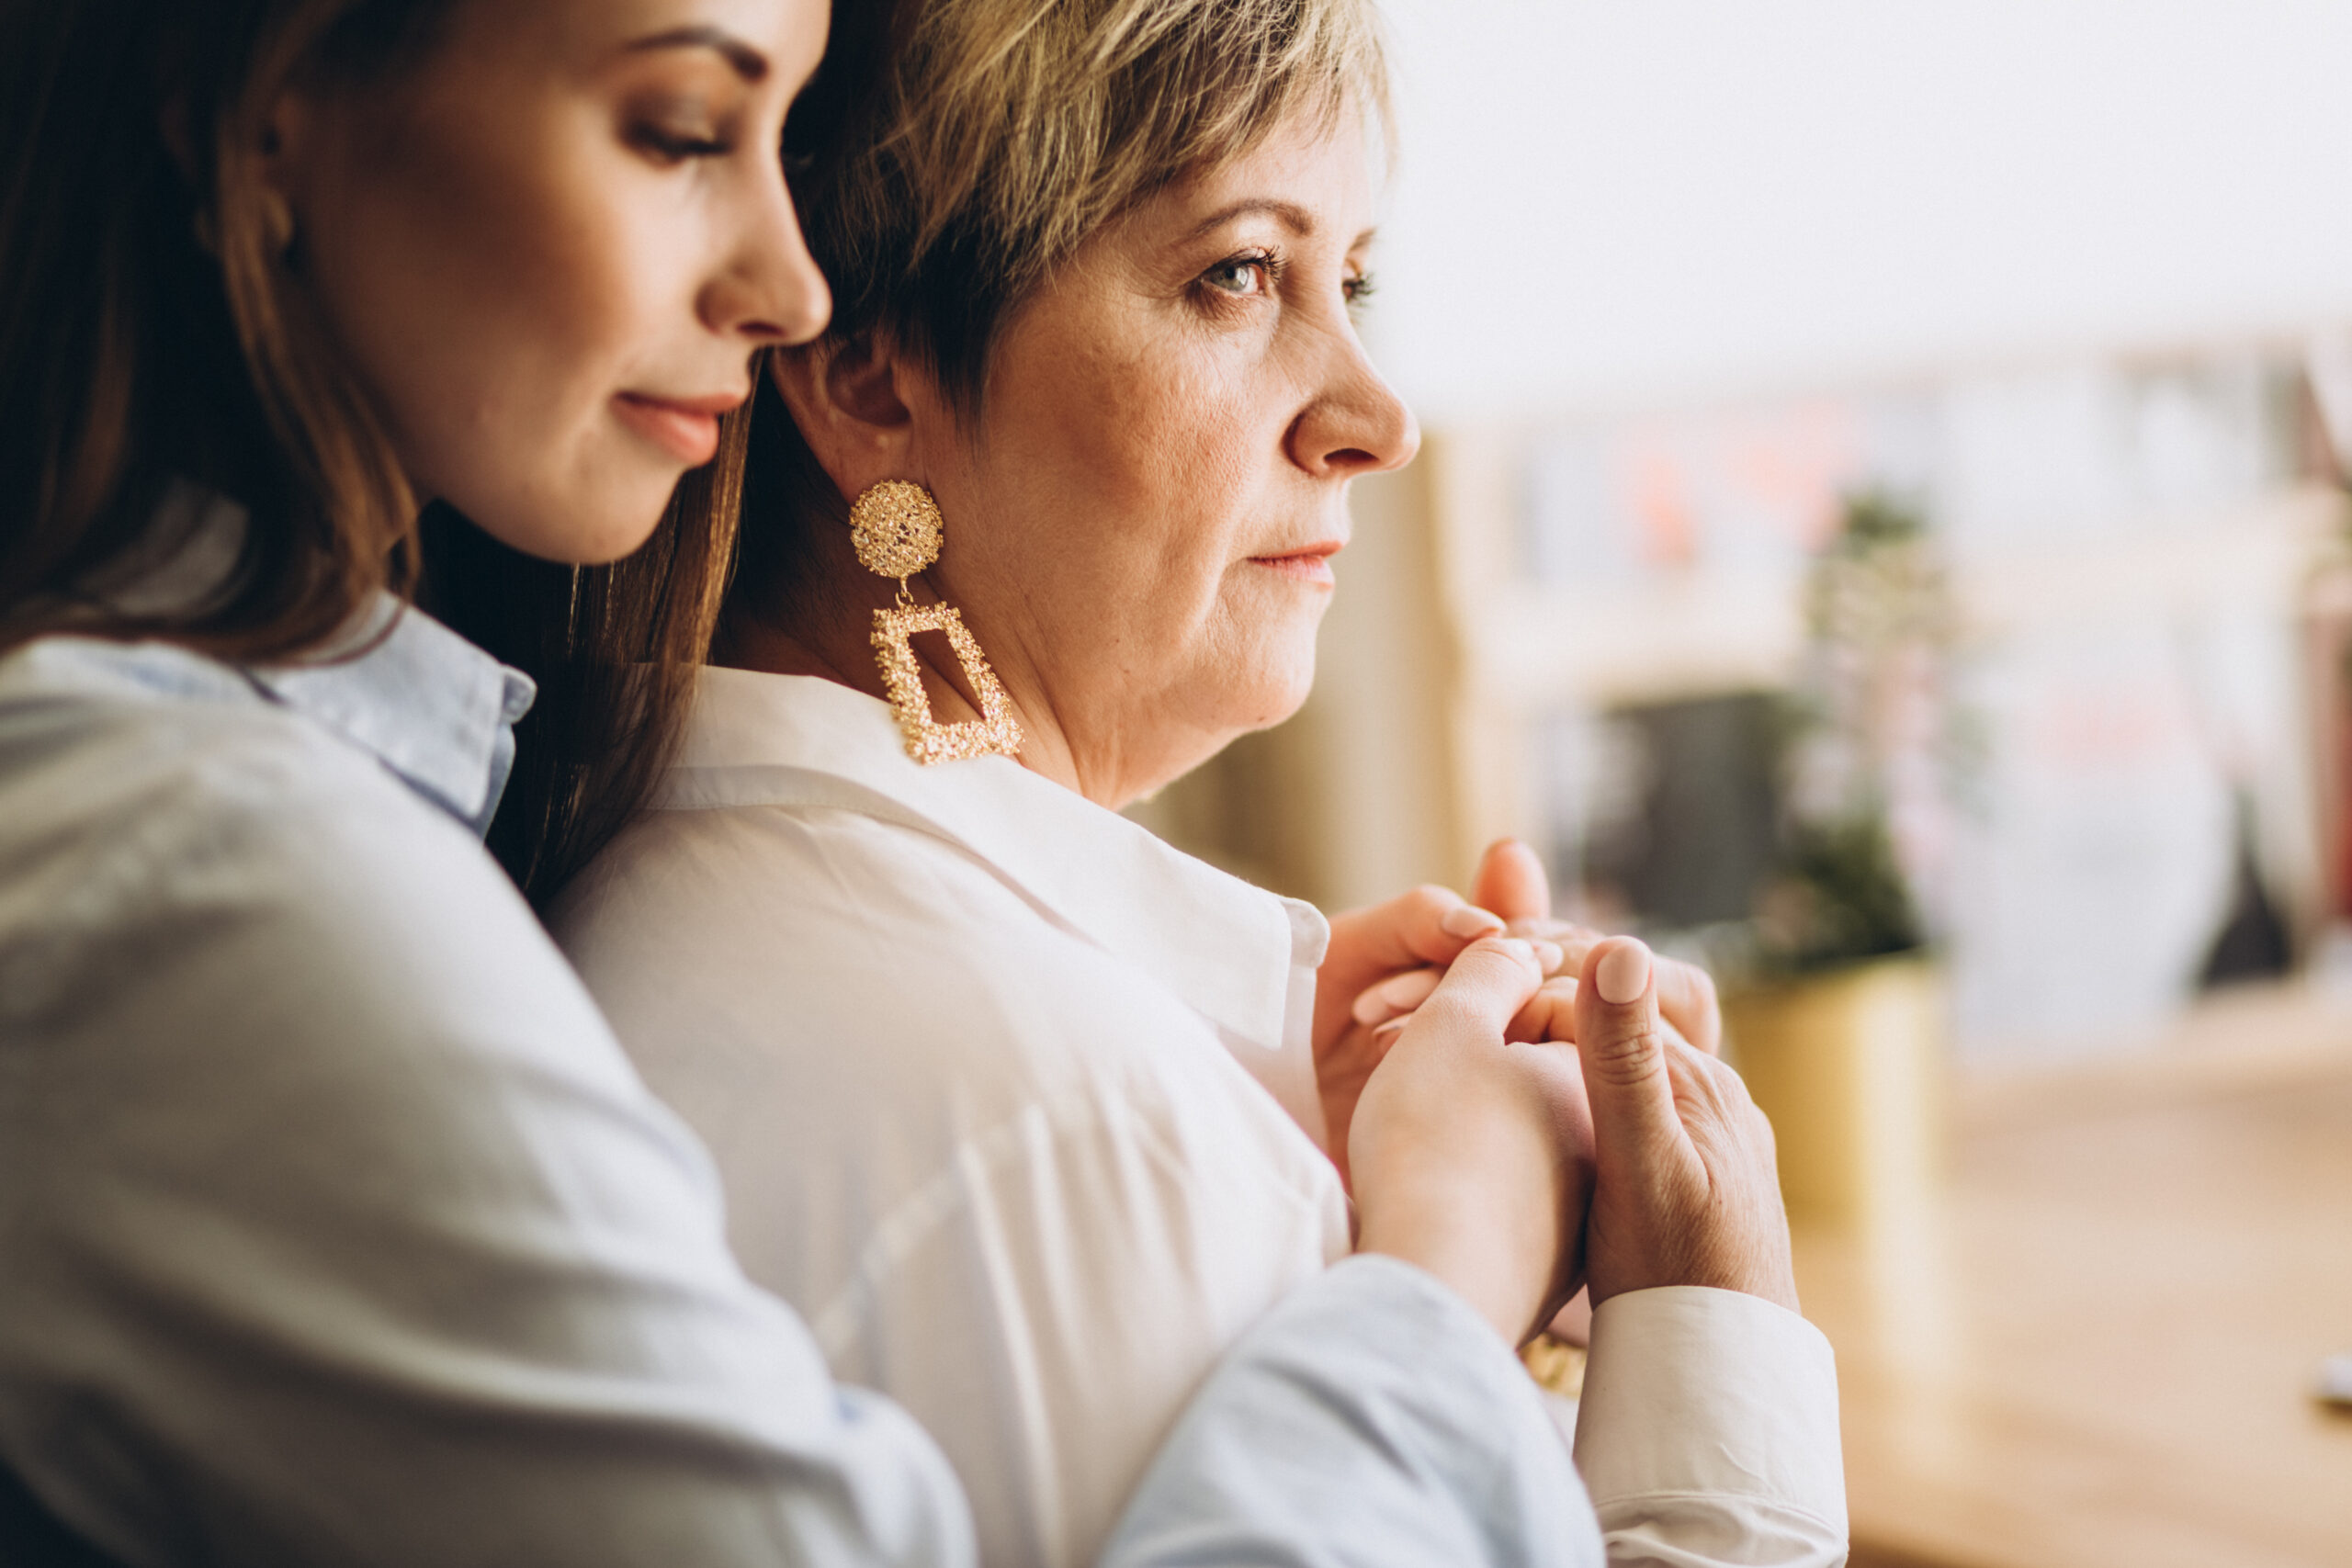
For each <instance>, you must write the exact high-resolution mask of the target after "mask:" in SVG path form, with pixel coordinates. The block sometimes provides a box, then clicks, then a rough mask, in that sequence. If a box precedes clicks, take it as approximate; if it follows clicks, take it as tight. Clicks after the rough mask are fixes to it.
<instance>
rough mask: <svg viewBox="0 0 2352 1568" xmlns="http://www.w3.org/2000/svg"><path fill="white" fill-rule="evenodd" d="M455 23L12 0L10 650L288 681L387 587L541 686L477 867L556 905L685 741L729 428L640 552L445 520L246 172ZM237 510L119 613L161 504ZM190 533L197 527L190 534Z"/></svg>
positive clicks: (0, 191)
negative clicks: (178, 498) (554, 897)
mask: <svg viewBox="0 0 2352 1568" xmlns="http://www.w3.org/2000/svg"><path fill="white" fill-rule="evenodd" d="M456 3H457V0H170V3H169V4H164V3H161V0H0V38H6V39H8V48H7V50H6V52H5V54H0V171H5V179H6V184H5V186H0V377H4V378H0V650H5V649H7V648H8V647H11V646H14V645H15V644H17V643H20V642H23V641H25V640H27V639H28V638H30V637H38V636H40V635H41V634H43V633H45V632H49V631H54V630H59V629H65V628H70V629H72V630H74V631H75V632H78V633H82V634H85V635H90V636H98V637H117V638H124V639H130V638H137V637H162V638H166V639H169V640H171V641H175V642H178V643H181V644H183V645H185V646H187V647H191V648H195V649H200V650H202V651H204V652H208V653H211V654H214V655H216V656H218V657H221V658H225V659H231V660H272V659H285V658H291V657H297V656H300V654H301V653H303V652H304V651H305V650H307V649H311V648H314V647H316V646H317V645H318V644H320V643H322V641H324V640H325V639H326V638H328V637H331V636H332V635H333V634H334V632H335V631H337V630H338V629H339V628H341V627H342V626H345V624H346V623H347V622H348V621H349V620H350V618H351V616H352V615H353V614H354V613H355V611H356V610H357V609H358V608H359V607H360V606H362V605H363V604H366V603H367V602H368V599H369V598H370V597H371V596H372V595H373V594H374V593H375V592H378V591H379V589H384V588H390V589H391V590H393V591H394V592H416V593H417V594H418V595H419V596H420V598H421V599H422V600H423V601H424V604H425V605H426V607H427V608H430V609H432V610H434V611H435V613H437V614H440V615H442V616H443V617H444V618H446V619H447V620H448V621H449V622H450V623H451V624H452V625H453V626H455V627H456V628H457V629H458V631H459V632H460V633H462V634H464V635H466V636H469V637H473V638H474V639H475V640H476V641H477V642H480V643H481V644H483V645H484V646H485V647H487V648H488V649H490V650H491V651H492V652H493V653H496V654H499V655H500V656H502V657H503V658H505V659H506V660H508V661H509V662H511V663H515V664H517V665H520V666H522V667H523V668H524V669H525V670H526V671H530V672H531V673H532V674H534V675H537V676H538V677H539V678H540V680H541V682H542V685H543V688H544V691H545V696H544V698H543V700H542V701H541V703H540V704H539V705H538V706H537V708H535V709H534V711H533V713H532V715H531V716H530V717H529V718H528V719H526V722H525V725H524V732H523V734H522V736H521V742H522V744H521V749H520V750H519V753H518V755H517V758H516V765H515V775H514V778H513V781H512V783H511V784H510V785H509V791H508V796H507V803H506V807H505V808H504V809H503V811H502V812H501V814H500V816H499V818H498V822H497V825H496V827H495V828H494V829H493V831H492V849H493V850H494V851H496V852H498V853H499V856H500V858H501V860H502V861H503V863H505V864H506V866H507V868H508V870H509V871H510V872H511V873H512V874H514V875H515V879H516V880H517V882H519V883H520V884H522V885H523V886H524V887H525V888H526V891H529V892H532V893H534V894H535V895H542V896H543V895H544V894H545V893H547V892H548V891H549V890H551V889H552V888H554V887H556V886H560V885H561V883H562V881H563V879H564V878H566V877H567V876H569V875H570V874H571V871H572V870H573V869H576V868H577V867H578V866H579V865H580V864H582V863H584V862H585V860H586V859H587V857H588V855H590V854H591V853H593V852H594V850H595V849H596V847H597V846H599V845H601V844H602V843H603V842H604V841H605V839H606V838H609V837H610V836H611V834H612V833H613V832H614V831H615V830H616V829H617V828H618V827H619V825H620V824H621V823H622V822H623V821H625V820H626V819H627V818H628V816H629V815H630V814H631V813H632V812H633V811H634V810H635V809H636V807H637V805H638V803H639V801H640V800H641V799H642V797H643V795H644V794H645V792H646V790H647V789H648V788H649V787H650V784H651V783H652V781H653V780H654V779H655V778H656V777H657V776H658V775H659V773H660V772H661V769H662V763H663V762H664V761H666V759H667V757H668V755H669V748H670V745H671V743H672V740H673V737H674V736H675V734H676V732H677V728H678V719H679V716H680V715H681V714H682V712H683V708H684V701H685V696H686V692H687V690H688V686H689V683H690V682H691V679H692V674H693V671H694V669H695V667H696V666H698V665H699V664H700V663H701V661H702V659H703V656H704V653H705V651H706V650H707V648H708V647H709V644H710V637H711V628H712V626H713V625H714V624H715V623H716V620H717V617H718V605H719V601H720V597H721V594H722V592H723V590H724V587H725V584H726V580H727V571H728V569H729V564H730V563H731V561H732V559H733V551H734V524H735V516H736V511H737V499H736V497H737V490H738V487H739V480H740V476H741V471H742V452H743V434H744V430H745V428H746V424H747V421H748V415H744V416H741V417H738V418H735V419H732V420H729V422H727V423H726V425H725V427H724V433H723V435H722V441H721V456H720V457H719V459H718V462H716V463H715V464H713V465H712V466H711V467H709V468H706V469H703V470H701V471H699V472H697V473H695V474H693V475H689V476H688V477H687V479H686V481H685V482H684V484H683V485H681V486H680V488H679V491H678V494H677V496H676V497H675V498H674V499H673V502H672V504H671V508H670V513H669V515H668V516H667V517H666V518H665V519H664V521H663V523H662V525H661V527H660V529H659V530H657V532H656V534H655V536H654V538H653V541H652V542H651V543H650V545H649V546H648V547H646V548H645V549H643V550H641V551H640V552H639V553H638V554H637V555H635V556H633V557H631V558H629V559H628V560H626V561H623V562H620V563H618V564H616V565H614V566H609V567H601V568H594V569H588V570H574V569H572V568H570V567H565V566H560V565H555V564H551V563H548V562H546V561H539V560H534V559H531V558H527V557H525V556H522V555H519V554H517V553H516V552H515V551H513V550H510V549H508V548H506V547H503V546H502V545H500V544H498V543H497V542H495V541H494V540H492V539H491V538H490V537H489V536H486V535H484V534H482V533H481V532H480V531H478V530H476V529H474V528H473V527H471V526H470V525H467V524H465V523H464V522H463V520H461V519H459V518H458V517H457V516H456V515H455V514H454V513H449V512H448V511H447V509H446V508H435V509H433V513H432V514H431V515H429V516H427V517H426V518H424V520H423V522H422V524H420V520H419V518H418V516H417V504H416V500H415V498H414V497H413V495H412V494H411V492H410V491H409V488H408V485H407V483H406V480H405V479H404V478H403V476H402V473H401V468H400V465H399V462H398V460H397V458H396V457H395V455H394V453H393V451H392V449H391V446H390V442H389V441H388V440H387V438H386V437H385V434H384V433H383V431H382V429H381V427H380V424H379V421H378V419H377V417H376V414H375V412H374V411H373V410H372V409H371V407H370V406H369V404H368V400H366V398H365V397H364V396H363V395H362V393H361V391H360V389H359V388H358V387H357V386H356V383H355V382H354V381H353V380H352V378H350V376H349V374H348V372H347V371H346V370H345V367H344V366H343V364H342V362H341V361H340V359H339V358H338V356H337V355H335V354H334V352H333V351H332V349H331V347H330V345H329V344H328V341H327V338H326V335H325V333H323V332H322V331H321V329H320V327H319V324H318V323H317V322H316V321H313V320H311V316H310V314H309V312H308V311H307V310H306V309H305V307H304V301H303V298H302V295H301V292H300V290H299V289H297V288H291V287H289V283H290V280H291V276H292V270H293V269H292V266H291V265H289V258H288V254H287V253H286V251H285V249H284V246H283V244H282V236H273V235H272V233H271V232H270V225H269V222H268V220H267V215H266V202H265V200H264V196H263V192H262V189H261V186H260V174H259V166H258V165H259V156H260V151H261V149H262V147H263V145H264V138H263V129H264V123H265V120H266V116H267V114H268V112H269V108H270V106H271V105H272V104H273V103H274V102H275V101H276V100H277V97H278V96H279V95H280V94H281V93H282V92H284V91H285V90H286V89H287V87H288V86H289V85H304V86H312V87H318V86H325V87H334V86H343V85H368V84H370V83H377V82H381V81H383V80H385V79H387V78H388V77H390V75H392V74H393V73H397V72H399V71H401V70H403V69H407V68H409V67H411V66H412V65H413V64H415V63H416V62H419V61H421V60H422V59H423V58H424V56H425V55H426V53H427V52H428V51H430V49H431V48H432V47H433V46H434V44H435V36H436V31H437V29H438V28H439V27H440V25H441V24H442V22H443V21H444V19H445V18H446V17H447V14H448V13H449V11H450V10H451V9H452V8H453V6H454V5H455V4H456ZM181 479H187V480H192V481H195V482H196V483H198V484H200V485H202V486H204V487H206V488H208V489H209V490H211V491H218V492H220V494H223V495H225V496H228V497H230V498H232V499H233V500H235V501H237V502H241V503H242V504H243V506H244V508H245V509H246V511H247V513H248V516H249V524H248V526H247V529H246V533H245V536H244V538H243V545H242V548H241V552H240V555H239V558H238V559H237V561H236V563H235V565H234V567H233V569H232V570H231V571H230V572H229V574H228V576H227V577H226V579H225V580H224V581H222V582H221V583H220V586H219V588H218V589H217V591H215V592H212V593H210V594H209V596H208V597H207V598H206V599H204V600H203V601H202V602H201V603H198V604H187V605H180V606H175V607H173V608H171V609H169V610H166V611H164V612H160V613H152V614H151V613H143V612H142V613H139V614H132V613H129V612H127V611H125V610H123V609H121V608H119V607H118V605H117V604H116V603H115V594H116V592H117V591H119V590H120V589H122V588H125V587H128V586H130V582H131V581H133V580H135V577H136V575H137V574H138V573H139V572H140V571H141V570H146V569H147V568H149V567H150V566H152V565H153V563H154V562H155V561H156V560H157V559H158V558H160V557H162V556H164V555H166V554H168V553H169V552H170V550H171V549H172V548H174V547H175V546H176V545H177V544H178V543H179V542H180V541H178V540H175V539H172V538H168V537H157V536H156V530H157V528H158V526H159V520H160V521H161V522H163V523H166V524H167V523H168V522H169V521H170V519H169V517H168V516H167V515H165V514H164V513H163V512H162V510H161V508H162V502H164V497H165V495H166V492H167V491H169V489H170V487H171V486H172V485H173V483H174V482H175V481H176V480H181ZM194 515H195V513H194V510H193V509H189V514H188V517H187V521H193V520H194Z"/></svg>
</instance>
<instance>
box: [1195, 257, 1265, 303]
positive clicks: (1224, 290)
mask: <svg viewBox="0 0 2352 1568" xmlns="http://www.w3.org/2000/svg"><path fill="white" fill-rule="evenodd" d="M1271 269H1272V261H1271V259H1270V258H1268V257H1266V256H1263V255H1247V256H1228V257H1227V258H1226V259H1225V260H1224V261H1221V262H1219V263H1217V264H1216V265H1215V266H1213V267H1211V268H1209V269H1208V271H1206V272H1204V273H1203V274H1201V281H1202V282H1203V283H1205V284H1207V285H1208V286H1209V287H1210V288H1214V289H1216V290H1217V292H1219V293H1221V294H1263V293H1264V292H1265V291H1266V289H1267V287H1268V284H1269V278H1268V276H1267V275H1268V273H1269V272H1270V270H1271Z"/></svg>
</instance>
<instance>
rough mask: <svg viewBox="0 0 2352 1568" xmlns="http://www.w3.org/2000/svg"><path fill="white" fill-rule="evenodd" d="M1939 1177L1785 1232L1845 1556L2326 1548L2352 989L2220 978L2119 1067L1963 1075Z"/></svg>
mask: <svg viewBox="0 0 2352 1568" xmlns="http://www.w3.org/2000/svg"><path fill="white" fill-rule="evenodd" d="M1956 1102H1957V1105H1956V1112H1955V1119H1954V1120H1955V1125H1954V1128H1953V1139H1952V1146H1953V1153H1952V1169H1951V1179H1950V1183H1949V1187H1948V1189H1947V1190H1946V1192H1945V1194H1944V1196H1943V1198H1942V1199H1941V1200H1940V1201H1939V1202H1938V1203H1937V1204H1936V1206H1935V1208H1934V1209H1933V1211H1932V1212H1930V1213H1923V1214H1920V1215H1917V1216H1916V1218H1915V1219H1914V1221H1913V1222H1912V1223H1908V1224H1903V1225H1901V1226H1899V1227H1896V1228H1895V1229H1894V1230H1893V1231H1891V1232H1889V1233H1887V1234H1885V1235H1882V1236H1880V1237H1879V1238H1877V1239H1875V1240H1871V1241H1865V1240H1861V1239H1858V1238H1855V1237H1852V1236H1841V1235H1801V1236H1800V1237H1799V1238H1798V1273H1799V1279H1800V1284H1801V1287H1802V1289H1803V1292H1804V1305H1805V1309H1806V1313H1807V1315H1809V1316H1810V1317H1812V1318H1813V1319H1814V1320H1815V1322H1816V1323H1818V1324H1820V1325H1821V1326H1822V1328H1823V1329H1824V1331H1825V1332H1826V1333H1827V1334H1828V1336H1829V1337H1830V1339H1831V1340H1832V1342H1833V1343H1835V1344H1836V1346H1837V1347H1838V1371H1839V1378H1840V1382H1841V1386H1842V1389H1843V1393H1844V1407H1845V1439H1846V1460H1847V1471H1848V1477H1849V1488H1850V1496H1851V1506H1852V1517H1853V1524H1854V1538H1855V1543H1856V1545H1855V1551H1854V1557H1853V1562H1854V1564H1855V1568H2127V1565H2128V1568H2192V1565H2194V1568H2217V1565H2221V1564H2227V1565H2229V1568H2342V1565H2343V1564H2346V1563H2352V1417H2346V1416H2342V1415H2338V1414H2335V1413H2332V1412H2330V1411H2328V1410H2326V1409H2324V1408H2323V1407H2322V1406H2320V1405H2318V1404H2315V1403H2313V1401H2312V1398H2311V1395H2310V1389H2311V1386H2312V1380H2313V1377H2314V1374H2315V1373H2316V1371H2317V1369H2318V1367H2319V1364H2320V1361H2321V1359H2323V1358H2324V1357H2325V1356H2326V1355H2328V1354H2330V1353H2331V1352H2335V1351H2339V1350H2346V1349H2352V998H2346V997H2344V996H2341V995H2330V994H2327V993H2324V992H2319V991H2314V990H2311V989H2306V988H2303V987H2276V988H2265V989H2256V990H2247V991H2243V992H2238V993H2235V994H2228V995H2224V996H2222V997H2221V998H2218V999H2215V1000H2213V1001H2211V1002H2209V1003H2207V1004H2205V1005H2203V1006H2201V1007H2199V1009H2197V1010H2194V1011H2193V1012H2192V1013H2191V1014H2190V1015H2189V1016H2188V1018H2187V1019H2186V1020H2185V1021H2183V1022H2182V1023H2181V1025H2180V1026H2179V1027H2178V1028H2177V1030H2176V1031H2174V1032H2172V1033H2171V1034H2170V1035H2168V1036H2167V1037H2166V1038H2165V1040H2163V1041H2161V1042H2159V1043H2155V1044H2154V1046H2150V1047H2143V1048H2142V1049H2139V1050H2135V1051H2132V1052H2131V1053H2130V1054H2128V1055H2120V1056H2117V1057H2114V1058H2111V1059H2109V1060H2105V1061H2099V1062H2090V1063H2080V1064H2077V1065H2074V1066H2066V1067H2063V1068H2056V1069H2050V1070H2045V1071H2039V1072H2031V1073H2028V1072H2018V1071H2013V1072H2009V1073H2006V1074H2004V1075H2002V1076H2000V1077H1978V1078H1974V1079H1972V1080H1971V1081H1968V1082H1966V1083H1963V1084H1962V1085H1961V1086H1959V1092H1958V1094H1957V1096H1956Z"/></svg>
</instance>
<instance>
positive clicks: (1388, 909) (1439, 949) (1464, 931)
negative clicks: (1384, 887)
mask: <svg viewBox="0 0 2352 1568" xmlns="http://www.w3.org/2000/svg"><path fill="white" fill-rule="evenodd" d="M1502 929H1503V921H1502V918H1501V917H1500V916H1498V915H1495V914H1492V913H1489V912H1488V911H1487V910H1485V909H1481V908H1476V907H1475V906H1473V905H1471V904H1468V903H1466V902H1464V899H1463V897H1462V895H1460V894H1459V893H1456V892H1454V891H1453V889H1452V888H1451V887H1439V886H1433V885H1432V886H1423V887H1416V888H1413V889H1412V890H1410V891H1409V892H1406V893H1400V894H1398V895H1397V897H1394V898H1391V899H1389V900H1388V901H1387V902H1386V903H1385V904H1375V905H1374V906H1372V907H1371V908H1365V909H1354V910H1351V911H1350V912H1348V913H1347V914H1344V915H1340V916H1337V917H1335V918H1334V919H1332V921H1331V946H1332V951H1333V953H1335V954H1337V953H1340V951H1342V950H1345V951H1346V952H1347V953H1348V967H1350V968H1351V970H1352V971H1354V972H1356V973H1359V974H1362V975H1363V976H1367V978H1368V977H1370V976H1379V975H1385V974H1389V973H1393V972H1394V971H1396V970H1399V969H1417V968H1419V967H1420V966H1421V965H1422V964H1450V963H1452V962H1453V956H1454V954H1456V953H1460V952H1461V951H1462V950H1463V949H1464V947H1467V946H1468V945H1469V944H1470V943H1472V942H1476V941H1477V940H1478V939H1479V938H1480V937H1486V936H1494V935H1498V934H1499V933H1500V932H1501V931H1502Z"/></svg>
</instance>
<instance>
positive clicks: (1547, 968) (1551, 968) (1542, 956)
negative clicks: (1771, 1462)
mask: <svg viewBox="0 0 2352 1568" xmlns="http://www.w3.org/2000/svg"><path fill="white" fill-rule="evenodd" d="M1535 962H1536V963H1538V964H1542V965H1543V966H1544V973H1545V974H1546V975H1557V974H1558V973H1559V972H1560V965H1561V964H1565V963H1566V962H1567V954H1566V953H1562V952H1561V951H1560V944H1559V943H1558V942H1537V943H1536V944H1535Z"/></svg>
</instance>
